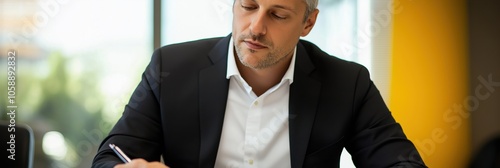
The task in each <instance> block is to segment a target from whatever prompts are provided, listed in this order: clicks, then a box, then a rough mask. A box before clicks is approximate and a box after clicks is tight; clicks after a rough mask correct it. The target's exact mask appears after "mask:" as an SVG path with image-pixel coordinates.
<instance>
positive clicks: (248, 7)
mask: <svg viewBox="0 0 500 168" xmlns="http://www.w3.org/2000/svg"><path fill="white" fill-rule="evenodd" d="M241 8H243V9H245V10H247V11H250V10H254V9H257V7H253V6H244V5H241Z"/></svg>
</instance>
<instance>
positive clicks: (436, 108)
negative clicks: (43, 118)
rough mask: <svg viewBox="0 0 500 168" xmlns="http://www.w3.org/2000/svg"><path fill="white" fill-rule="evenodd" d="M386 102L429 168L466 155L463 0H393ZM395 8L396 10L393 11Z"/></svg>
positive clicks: (458, 162) (457, 162)
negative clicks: (387, 97)
mask: <svg viewBox="0 0 500 168" xmlns="http://www.w3.org/2000/svg"><path fill="white" fill-rule="evenodd" d="M394 2H395V5H394V7H395V8H396V9H397V10H401V11H400V12H398V13H396V14H394V15H393V16H394V22H393V23H394V25H393V39H392V40H393V41H392V46H393V49H392V81H391V94H390V96H391V99H390V103H389V104H390V106H391V110H392V112H393V115H394V117H395V118H396V120H397V121H398V122H400V123H401V125H402V126H403V129H404V130H405V132H406V134H407V136H408V137H409V138H410V139H411V140H412V141H413V142H414V143H415V145H416V146H417V148H418V150H419V152H420V154H421V156H422V157H423V159H424V161H425V162H426V164H427V165H428V166H429V167H437V168H447V167H450V168H459V167H465V166H466V165H467V164H468V162H469V156H470V140H469V136H470V131H469V113H468V112H466V111H467V108H468V107H469V106H470V105H474V104H470V103H469V102H467V101H465V102H464V100H467V95H468V90H467V89H468V84H467V81H468V69H467V67H468V66H467V43H466V40H467V39H466V37H467V34H466V31H467V30H466V25H467V23H466V21H467V20H466V18H467V17H466V0H394ZM397 10H396V11H397Z"/></svg>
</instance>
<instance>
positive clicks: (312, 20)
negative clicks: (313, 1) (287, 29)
mask: <svg viewBox="0 0 500 168" xmlns="http://www.w3.org/2000/svg"><path fill="white" fill-rule="evenodd" d="M318 13H319V10H318V9H315V10H314V11H313V12H311V13H310V14H309V16H308V17H307V20H306V22H305V23H304V29H303V30H302V33H301V34H300V36H302V37H305V36H307V35H308V34H309V32H311V30H312V28H313V27H314V24H316V18H317V17H318Z"/></svg>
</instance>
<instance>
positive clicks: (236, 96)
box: [215, 38, 297, 168]
mask: <svg viewBox="0 0 500 168" xmlns="http://www.w3.org/2000/svg"><path fill="white" fill-rule="evenodd" d="M228 50H229V51H228V61H227V74H226V77H227V78H228V79H229V81H230V83H229V92H228V97H227V103H226V113H225V116H224V124H223V128H222V135H221V139H220V142H219V150H218V152H217V159H216V162H215V167H217V168H226V167H241V168H243V167H259V168H267V167H269V168H281V167H283V168H285V167H290V166H291V163H290V141H289V131H288V99H289V90H290V85H291V84H292V82H293V73H294V69H295V55H296V50H297V48H295V50H294V53H293V57H292V61H291V63H290V66H289V67H288V70H287V71H286V73H285V75H284V76H283V78H282V79H281V82H280V83H279V84H277V85H275V86H273V87H272V88H270V89H269V90H267V91H266V92H265V93H264V94H262V95H261V96H258V97H257V96H256V94H255V93H254V92H253V91H252V87H250V86H249V85H248V84H247V82H246V81H245V80H244V79H243V78H242V76H241V75H240V72H239V71H238V68H237V66H236V61H237V60H236V59H235V57H234V56H235V55H234V44H233V39H232V38H231V40H230V42H229V49H228ZM238 61H239V60H238Z"/></svg>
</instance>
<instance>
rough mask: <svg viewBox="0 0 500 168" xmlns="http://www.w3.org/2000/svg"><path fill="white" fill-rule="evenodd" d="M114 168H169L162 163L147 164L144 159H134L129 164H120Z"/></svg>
mask: <svg viewBox="0 0 500 168" xmlns="http://www.w3.org/2000/svg"><path fill="white" fill-rule="evenodd" d="M114 168H169V167H168V166H166V165H164V164H163V163H160V162H147V161H146V160H144V159H134V160H132V161H131V162H130V163H127V164H119V165H116V166H115V167H114Z"/></svg>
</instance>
